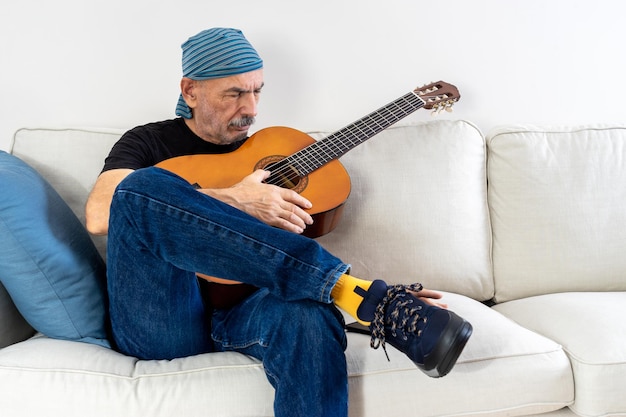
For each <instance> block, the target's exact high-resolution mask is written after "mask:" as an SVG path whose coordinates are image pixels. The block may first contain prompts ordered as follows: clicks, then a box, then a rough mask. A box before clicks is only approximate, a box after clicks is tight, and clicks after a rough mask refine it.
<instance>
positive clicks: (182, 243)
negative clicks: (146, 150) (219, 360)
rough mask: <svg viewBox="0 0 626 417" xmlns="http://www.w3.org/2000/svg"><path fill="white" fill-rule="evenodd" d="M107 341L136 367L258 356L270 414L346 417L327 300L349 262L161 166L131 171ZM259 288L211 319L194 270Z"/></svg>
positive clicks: (119, 197) (120, 206)
mask: <svg viewBox="0 0 626 417" xmlns="http://www.w3.org/2000/svg"><path fill="white" fill-rule="evenodd" d="M108 242H109V244H108V253H107V259H108V262H107V264H108V270H107V275H108V291H109V300H110V316H111V324H112V334H113V340H114V343H115V345H116V347H117V348H118V349H119V350H120V351H121V352H123V353H126V354H128V355H133V356H136V357H138V358H141V359H171V358H176V357H183V356H189V355H195V354H199V353H206V352H212V351H227V350H228V351H237V352H242V353H245V354H248V355H251V356H254V357H256V358H258V359H260V360H261V361H262V362H263V366H264V369H265V373H266V375H267V378H268V380H269V381H270V383H271V384H272V385H273V386H274V388H275V399H274V411H275V415H276V416H286V415H289V416H296V415H302V416H346V415H347V395H348V394H347V390H348V383H347V371H346V360H345V355H344V350H345V347H346V337H345V332H344V329H343V319H342V317H341V314H340V313H339V312H338V311H337V309H336V308H335V307H334V305H333V304H332V303H331V296H330V292H331V290H332V288H333V286H334V285H335V283H336V281H337V279H338V278H339V277H340V276H341V274H342V273H344V272H345V271H346V270H347V269H348V265H347V264H344V263H343V262H342V261H341V260H339V259H338V258H336V257H334V256H333V255H331V254H330V253H328V252H327V251H325V250H324V249H323V248H322V247H321V246H320V245H319V244H317V242H315V241H314V240H312V239H309V238H306V237H303V236H300V235H297V234H294V233H291V232H286V231H284V230H280V229H276V228H273V227H269V226H267V225H265V224H264V223H262V222H260V221H258V220H256V219H255V218H253V217H251V216H248V215H247V214H245V213H243V212H242V211H240V210H237V209H235V208H233V207H231V206H229V205H227V204H224V203H222V202H220V201H218V200H216V199H213V198H211V197H209V196H206V195H204V194H202V193H200V192H198V191H196V190H195V189H194V188H193V187H192V186H190V185H189V184H188V183H187V182H186V181H185V180H183V179H181V178H180V177H178V176H176V175H174V174H171V173H169V172H167V171H164V170H162V169H159V168H154V167H153V168H146V169H141V170H137V171H135V172H133V173H132V174H131V175H129V176H128V177H127V178H126V179H125V180H124V181H122V183H121V184H120V185H119V186H118V188H117V190H116V193H115V195H114V198H113V202H112V205H111V217H110V221H109V240H108ZM196 272H200V273H203V274H206V275H210V276H214V277H220V278H226V279H232V280H236V281H242V282H245V283H248V284H251V285H254V286H256V287H259V288H260V289H259V290H258V291H256V292H255V293H253V294H252V295H251V296H249V297H248V298H246V299H245V300H244V301H243V302H241V303H240V304H238V305H236V306H235V307H232V308H229V309H223V310H216V311H214V312H211V311H206V307H205V303H204V302H203V299H202V296H201V292H200V289H199V285H198V280H197V278H196V275H195V273H196Z"/></svg>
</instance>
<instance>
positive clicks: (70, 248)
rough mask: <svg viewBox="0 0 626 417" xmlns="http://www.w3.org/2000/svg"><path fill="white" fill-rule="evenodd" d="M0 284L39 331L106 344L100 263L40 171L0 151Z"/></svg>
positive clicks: (76, 219) (82, 228) (105, 317)
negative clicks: (0, 283)
mask: <svg viewBox="0 0 626 417" xmlns="http://www.w3.org/2000/svg"><path fill="white" fill-rule="evenodd" d="M0 239H1V243H0V282H2V284H3V285H4V287H5V288H6V290H7V291H8V292H9V294H10V295H11V298H12V299H13V302H14V303H15V305H16V307H17V308H18V310H19V311H20V313H21V314H22V315H23V316H24V318H25V319H26V320H27V321H28V323H29V324H30V325H31V326H32V327H33V328H34V329H35V330H37V331H39V332H41V333H43V334H45V335H46V336H48V337H52V338H58V339H65V340H76V341H82V342H90V343H96V344H99V345H102V346H106V347H109V346H110V345H109V342H108V340H107V332H106V328H107V326H106V320H107V306H106V293H105V288H106V284H105V279H106V271H105V264H104V261H103V260H102V258H101V256H100V255H99V254H98V251H97V250H96V248H95V246H94V244H93V242H92V241H91V239H90V238H89V235H88V233H87V231H86V229H85V228H84V227H83V225H82V224H81V223H80V221H79V220H78V218H77V217H76V216H75V215H74V213H73V212H72V211H71V209H70V208H69V207H68V206H67V204H66V203H65V202H64V201H63V200H62V199H61V197H60V196H59V194H58V193H57V192H56V191H55V190H54V189H53V188H52V187H51V186H50V184H48V182H47V181H46V180H45V179H43V178H42V177H41V176H40V175H39V174H38V173H37V171H35V170H34V169H33V168H31V167H30V166H28V165H27V164H25V163H24V162H23V161H21V160H20V159H18V158H17V157H15V156H13V155H9V154H8V153H6V152H2V151H0Z"/></svg>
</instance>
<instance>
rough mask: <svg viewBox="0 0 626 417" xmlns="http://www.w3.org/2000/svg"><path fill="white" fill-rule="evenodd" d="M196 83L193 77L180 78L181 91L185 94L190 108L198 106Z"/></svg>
mask: <svg viewBox="0 0 626 417" xmlns="http://www.w3.org/2000/svg"><path fill="white" fill-rule="evenodd" d="M196 85H197V84H196V82H195V81H194V80H192V79H191V78H186V77H183V78H182V79H181V80H180V92H181V94H182V95H183V99H184V100H185V103H187V106H189V108H190V109H193V108H194V107H196V101H197V97H196V92H195V89H196Z"/></svg>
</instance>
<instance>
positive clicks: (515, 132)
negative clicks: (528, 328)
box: [487, 126, 626, 302]
mask: <svg viewBox="0 0 626 417" xmlns="http://www.w3.org/2000/svg"><path fill="white" fill-rule="evenodd" d="M487 146H488V182H489V204H490V210H491V219H492V228H493V264H494V279H495V290H496V293H495V300H496V301H497V302H502V301H508V300H512V299H518V298H522V297H528V296H533V295H539V294H546V293H555V292H566V291H624V290H626V255H625V254H626V227H624V226H625V225H626V127H622V126H613V127H608V126H587V127H568V128H551V129H543V128H537V127H530V126H519V127H508V128H500V129H497V130H495V131H493V132H492V133H490V134H489V135H488V138H487Z"/></svg>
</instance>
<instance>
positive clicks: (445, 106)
mask: <svg viewBox="0 0 626 417" xmlns="http://www.w3.org/2000/svg"><path fill="white" fill-rule="evenodd" d="M413 92H414V93H415V94H417V96H418V97H419V98H421V99H422V100H423V101H424V108H425V109H429V110H432V111H433V113H434V114H436V113H439V112H441V111H442V110H446V111H449V112H450V111H452V106H453V105H454V103H456V102H457V101H459V99H460V98H461V95H460V94H459V90H458V89H457V88H456V87H455V86H453V85H452V84H448V83H446V82H444V81H437V82H436V83H430V84H427V85H425V86H422V87H418V88H416V89H415V90H413Z"/></svg>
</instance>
